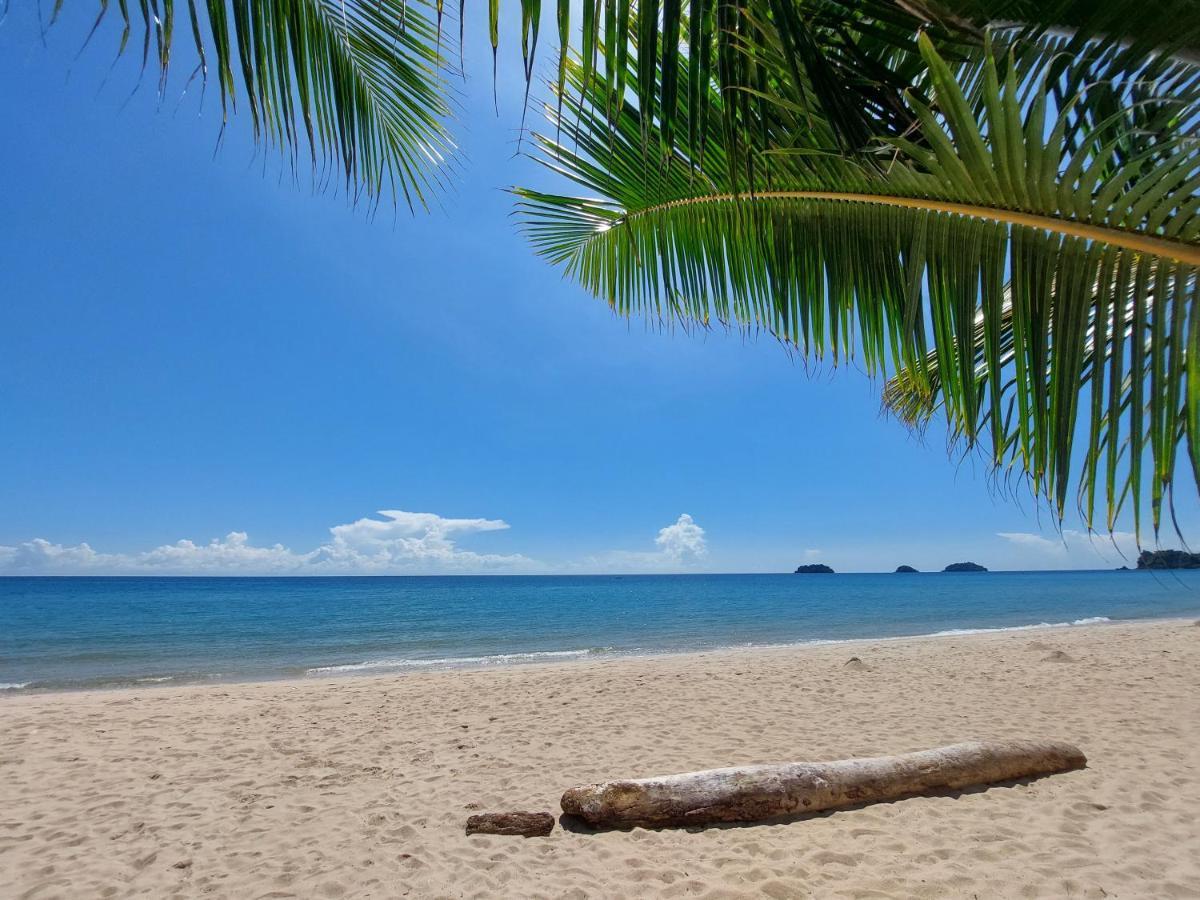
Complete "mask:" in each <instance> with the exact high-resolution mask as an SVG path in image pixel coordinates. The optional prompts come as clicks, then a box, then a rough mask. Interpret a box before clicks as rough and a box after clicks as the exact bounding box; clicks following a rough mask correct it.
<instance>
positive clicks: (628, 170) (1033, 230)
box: [518, 0, 1200, 532]
mask: <svg viewBox="0 0 1200 900" xmlns="http://www.w3.org/2000/svg"><path fill="white" fill-rule="evenodd" d="M883 5H884V6H887V5H889V4H883ZM898 5H902V6H905V7H909V6H912V5H914V4H908V3H904V4H898ZM982 5H984V4H983V3H982V0H980V2H979V3H975V4H968V3H962V4H957V6H959V7H961V11H963V12H964V13H965V14H969V13H970V9H969V8H968V7H979V6H982ZM1009 5H1010V6H1013V7H1019V9H1018V11H1028V9H1027V8H1029V7H1031V6H1032V4H1009ZM1095 5H1096V6H1105V4H1095ZM1114 5H1120V4H1114ZM804 6H805V4H796V5H795V7H794V8H800V9H803V8H804ZM946 6H950V4H946ZM1125 7H1126V9H1129V5H1128V4H1125ZM1068 8H1069V9H1068ZM723 9H724V7H718V9H717V12H716V16H717V19H718V20H719V21H718V22H717V26H716V27H718V28H725V29H728V28H729V27H730V25H732V34H727V35H726V37H725V38H723V39H720V40H717V39H714V43H715V44H723V46H714V48H713V52H714V53H715V54H716V55H717V57H718V60H717V66H716V68H718V69H720V70H721V71H720V72H719V73H717V74H714V73H712V72H707V71H706V70H705V67H704V64H703V62H701V63H700V64H699V65H696V64H695V63H694V61H693V59H692V58H691V57H689V58H688V59H687V60H686V62H685V64H681V65H680V66H679V67H678V72H677V82H678V83H677V84H676V85H675V86H674V87H672V88H667V86H665V85H664V84H663V83H662V82H663V81H664V80H665V78H666V77H667V74H666V72H667V70H666V69H663V70H662V72H661V73H660V74H658V75H657V76H656V77H657V78H658V82H659V83H658V85H657V89H656V93H657V94H658V95H659V96H676V97H677V101H676V111H677V115H678V118H679V120H680V121H684V122H687V123H689V128H691V127H692V126H691V125H690V123H693V122H695V123H697V124H696V126H695V129H696V130H695V133H693V134H689V136H688V139H687V140H672V139H670V138H669V137H668V136H667V135H666V132H667V131H668V129H670V128H671V127H672V126H671V125H670V124H669V122H667V121H665V120H664V110H663V109H661V108H660V109H657V110H656V109H654V108H648V107H646V106H644V105H641V103H640V101H639V102H632V101H630V100H626V101H625V102H623V103H619V104H618V103H616V101H615V100H614V98H613V97H612V95H611V94H610V92H609V91H608V86H607V84H606V83H605V81H604V80H603V79H596V78H594V76H592V74H591V73H590V72H589V70H588V64H587V61H586V60H584V61H583V62H581V63H579V64H578V65H572V66H570V67H568V68H569V71H568V77H569V79H570V80H571V83H572V87H573V90H572V91H571V92H568V100H567V101H566V103H565V106H566V109H565V111H564V112H563V113H562V114H561V115H560V114H559V113H557V112H556V109H555V107H554V106H553V105H551V106H550V107H548V114H549V116H550V118H551V120H553V124H554V125H555V128H553V129H551V130H552V131H553V132H554V133H556V134H557V133H559V132H560V131H561V133H562V138H561V139H558V138H555V137H552V136H551V135H550V134H547V135H542V136H539V137H538V139H537V140H538V144H539V147H540V155H541V158H543V160H544V161H545V162H546V163H547V164H548V165H550V166H551V167H552V168H554V169H556V170H557V171H559V172H560V173H562V174H563V175H565V176H566V177H567V178H569V179H571V180H572V181H574V182H576V183H577V184H579V185H581V186H583V187H584V188H585V189H586V190H587V191H588V193H589V194H590V195H592V196H589V197H586V198H584V197H568V196H559V195H550V194H545V193H539V192H534V191H527V190H519V191H518V194H519V195H520V198H521V199H520V201H519V207H520V211H521V215H522V220H523V225H524V228H525V229H526V231H527V233H528V235H529V237H530V239H531V241H532V242H533V244H534V246H535V248H536V249H537V250H538V251H539V252H540V253H542V254H543V255H545V256H546V257H547V258H549V259H550V260H551V261H553V262H556V263H559V264H561V265H563V266H564V267H565V269H566V271H567V272H568V273H569V274H570V275H571V276H573V277H575V278H576V279H578V280H579V281H580V283H581V284H583V285H584V286H585V287H586V288H588V289H589V290H591V291H592V292H594V293H595V294H597V295H598V296H599V297H601V298H603V299H605V300H606V301H608V303H610V304H611V305H612V307H613V308H614V309H615V310H617V311H618V312H620V313H622V314H627V315H628V314H635V313H642V314H647V315H649V316H651V317H656V318H661V319H671V320H674V321H680V322H684V323H695V324H698V325H700V326H708V325H709V324H710V323H714V322H720V323H727V324H734V325H741V326H744V327H752V328H761V329H765V330H767V331H768V332H770V333H771V334H773V335H775V336H777V337H778V338H779V339H780V340H781V341H783V342H785V343H786V344H787V345H788V346H790V347H793V348H795V349H796V351H797V352H799V353H801V354H804V355H806V356H809V357H814V358H830V359H832V360H833V361H834V362H837V361H840V360H844V359H846V358H848V357H850V356H854V357H856V358H858V359H859V360H861V362H862V364H863V365H864V367H865V368H866V369H867V370H868V371H870V372H873V373H884V372H887V371H898V373H899V380H898V381H894V382H893V385H892V390H891V391H890V392H889V396H890V397H891V398H892V399H893V400H894V401H895V402H896V403H897V404H898V405H899V406H900V407H901V408H907V409H908V411H909V414H910V417H915V418H918V419H919V418H920V417H921V416H926V415H928V411H929V410H931V409H933V408H938V409H941V410H942V411H943V412H944V414H945V416H946V417H947V419H948V420H949V423H950V427H951V430H952V434H954V435H957V436H958V437H960V438H961V440H963V441H965V443H966V445H967V446H968V447H980V448H983V449H984V450H986V451H987V452H988V453H990V456H991V458H992V459H993V460H994V462H995V465H996V467H997V470H998V471H1000V472H1016V473H1020V474H1022V475H1024V476H1027V477H1028V478H1029V479H1030V481H1031V484H1032V487H1033V488H1034V490H1035V491H1036V492H1037V494H1038V495H1039V496H1043V497H1045V498H1046V499H1047V500H1048V501H1049V502H1050V504H1051V505H1052V508H1053V509H1054V510H1055V511H1056V512H1057V515H1058V517H1059V518H1060V519H1061V517H1062V516H1063V515H1064V512H1065V510H1066V509H1067V506H1068V502H1069V498H1070V495H1071V492H1072V490H1073V489H1075V488H1080V489H1081V490H1079V493H1078V497H1079V499H1080V506H1081V508H1082V510H1083V513H1084V517H1085V519H1086V521H1087V523H1088V524H1089V526H1092V525H1093V524H1096V521H1097V520H1096V510H1097V508H1098V507H1100V508H1102V509H1103V511H1104V515H1103V518H1102V520H1101V521H1102V523H1103V525H1104V526H1106V527H1107V528H1108V530H1110V531H1111V530H1112V529H1113V527H1114V525H1115V524H1116V522H1117V519H1118V516H1119V515H1120V514H1121V512H1122V510H1128V511H1129V512H1130V513H1131V515H1132V517H1133V520H1134V522H1135V523H1140V522H1141V521H1142V519H1143V517H1144V507H1146V506H1148V507H1149V511H1150V518H1151V520H1152V523H1153V526H1154V528H1155V530H1156V532H1157V529H1158V527H1159V525H1160V522H1161V520H1162V515H1163V509H1164V500H1165V499H1169V498H1170V497H1171V495H1172V490H1173V488H1174V485H1175V482H1176V477H1177V475H1178V474H1182V475H1183V476H1184V477H1187V478H1190V479H1195V478H1200V406H1198V404H1200V350H1198V349H1197V348H1198V347H1200V304H1197V302H1196V292H1197V274H1196V273H1197V268H1198V267H1200V190H1198V189H1200V144H1198V143H1197V134H1196V126H1197V122H1198V119H1200V71H1198V70H1197V68H1196V67H1195V66H1194V65H1193V63H1192V62H1191V61H1190V60H1189V58H1188V54H1187V53H1186V52H1184V50H1182V49H1180V47H1175V46H1172V47H1171V48H1170V49H1171V52H1158V53H1156V52H1152V51H1151V50H1149V49H1148V47H1149V44H1148V43H1147V41H1149V40H1150V39H1151V38H1153V39H1155V40H1161V39H1162V37H1163V35H1162V34H1160V32H1161V31H1162V29H1161V28H1159V26H1157V25H1156V26H1155V28H1158V29H1159V30H1158V31H1155V30H1153V29H1151V28H1150V27H1149V26H1148V25H1146V24H1144V23H1145V22H1146V20H1147V18H1148V17H1146V16H1144V15H1143V16H1140V17H1133V16H1131V17H1130V19H1129V21H1131V22H1133V21H1135V20H1136V21H1137V22H1139V23H1143V24H1139V25H1137V26H1136V28H1138V29H1140V30H1138V31H1136V32H1135V33H1132V34H1130V33H1126V32H1119V31H1108V32H1106V31H1104V30H1101V29H1098V28H1097V27H1095V26H1096V24H1097V23H1096V22H1095V21H1092V20H1088V21H1083V20H1082V19H1081V20H1080V21H1077V22H1070V21H1067V24H1069V25H1073V26H1074V27H1073V28H1069V29H1065V30H1064V29H1053V30H1046V29H1044V28H1036V27H1033V26H1031V25H1030V24H1028V22H1026V23H1019V22H1014V23H1011V24H1010V23H1001V24H998V25H992V26H987V27H983V28H982V29H981V32H980V33H978V34H975V35H974V36H972V32H971V30H972V29H973V28H974V27H975V26H974V25H971V23H970V22H968V23H967V24H968V25H970V26H971V27H970V28H968V27H965V26H964V27H961V28H958V27H957V26H956V27H955V28H956V30H954V31H953V32H952V33H951V32H946V33H945V34H944V36H942V37H938V35H937V34H935V33H933V32H932V31H927V32H916V31H914V32H913V33H912V35H911V38H910V40H911V43H912V45H913V48H912V49H910V48H908V47H907V46H905V45H904V41H903V40H899V39H896V36H895V34H894V33H893V32H891V31H888V30H887V29H884V31H883V32H880V31H879V30H877V29H876V28H875V25H874V22H864V21H862V20H860V19H855V18H853V17H851V18H847V19H844V20H843V21H842V30H843V31H844V36H843V38H842V40H843V43H844V46H845V47H847V48H857V51H859V52H861V53H862V54H863V56H864V60H865V61H864V62H863V67H864V68H865V69H870V71H872V72H875V71H876V70H877V69H880V68H881V69H887V70H888V71H889V72H897V71H904V72H905V73H906V75H905V77H906V78H909V80H910V84H909V85H908V87H907V88H906V89H904V90H901V91H899V92H897V93H896V94H894V95H890V94H889V93H888V92H889V91H890V89H891V86H892V84H893V82H892V80H891V76H890V75H886V76H884V75H880V76H879V77H872V78H870V79H868V80H867V82H866V86H867V87H868V88H869V90H870V91H871V92H877V95H878V97H879V98H880V100H881V101H882V100H884V99H886V104H884V103H882V102H881V103H880V104H878V105H871V104H869V103H867V102H865V101H866V94H864V93H862V92H861V91H859V90H858V88H857V87H856V86H855V85H853V84H849V83H847V85H846V89H845V93H846V95H848V96H852V97H854V98H855V103H856V104H858V105H860V108H861V109H863V110H866V111H867V115H866V117H865V118H864V119H863V120H861V121H860V122H859V123H858V124H859V125H860V126H861V127H863V128H865V129H866V134H867V135H868V138H867V140H866V141H865V142H864V141H862V140H860V139H853V138H852V134H853V130H854V128H855V127H858V126H854V125H852V126H851V127H849V128H848V127H847V124H846V120H845V119H844V114H845V111H844V110H841V111H839V110H838V109H837V108H835V102H834V101H831V100H829V99H827V98H825V94H826V93H827V92H828V91H829V89H830V86H826V87H822V86H821V84H820V83H819V78H820V76H819V74H818V72H817V70H819V69H821V68H822V67H823V66H824V63H822V62H821V61H819V60H818V61H817V63H815V64H814V65H813V66H809V65H805V64H804V61H805V59H806V57H805V55H804V54H805V51H804V50H802V49H800V48H798V46H797V44H796V41H795V40H794V39H792V38H789V37H788V36H787V35H786V34H785V32H786V31H787V29H788V27H789V26H787V25H784V24H781V22H782V21H783V15H782V13H781V9H780V7H779V5H778V4H777V3H774V2H772V0H750V2H749V3H748V4H747V5H746V6H745V7H743V8H741V11H740V13H739V14H738V15H737V16H734V20H733V21H732V22H730V21H729V20H724V21H721V17H722V16H727V17H728V16H730V15H732V14H731V13H729V12H722V10H723ZM1062 9H1065V10H1067V11H1070V10H1076V11H1078V12H1079V14H1080V16H1081V17H1086V14H1087V7H1085V6H1084V5H1082V4H1065V5H1062ZM784 12H786V11H784ZM1064 18H1065V17H1064ZM1151 18H1152V17H1151ZM1192 21H1193V22H1194V21H1195V20H1192ZM952 24H953V23H952ZM1100 24H1103V25H1105V26H1108V27H1111V28H1114V29H1115V28H1116V27H1118V26H1121V25H1122V22H1121V21H1118V20H1116V19H1113V18H1112V17H1107V18H1105V19H1104V20H1103V22H1102V23H1100ZM1189 27H1192V26H1191V25H1190V24H1186V23H1185V24H1183V25H1182V26H1181V30H1185V29H1187V28H1189ZM1172 40H1174V38H1172ZM695 46H696V45H692V48H693V49H692V51H691V53H692V55H693V56H694V55H696V53H697V51H696V49H695ZM1176 51H1178V52H1176ZM706 52H708V50H707V47H706V46H705V45H701V46H700V47H699V55H700V56H701V57H703V55H704V54H705V53H706ZM847 52H849V51H847ZM913 53H915V54H916V55H917V57H918V58H919V60H920V65H919V66H917V67H915V68H914V63H913ZM722 54H724V58H721V56H722ZM634 65H635V64H632V63H630V64H629V66H630V69H631V71H630V73H629V77H643V75H642V74H640V73H635V72H634V71H633V69H634ZM859 87H861V85H860V86H859ZM577 98H580V99H577ZM897 104H899V105H897ZM668 118H669V117H668ZM567 123H577V124H578V133H577V135H568V134H567V128H566V127H565V126H566V124H567ZM560 126H562V127H560ZM905 404H907V406H905ZM1189 473H1190V474H1189Z"/></svg>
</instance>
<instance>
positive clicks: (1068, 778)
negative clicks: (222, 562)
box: [0, 621, 1200, 900]
mask: <svg viewBox="0 0 1200 900" xmlns="http://www.w3.org/2000/svg"><path fill="white" fill-rule="evenodd" d="M852 657H859V658H860V659H861V660H862V664H861V665H858V664H851V665H847V662H848V661H849V660H850V659H851V658H852ZM1010 737H1029V738H1053V739H1062V740H1067V741H1071V742H1074V743H1076V744H1077V745H1078V746H1079V747H1080V748H1082V749H1083V751H1084V752H1085V753H1086V754H1087V756H1088V758H1089V766H1088V768H1087V769H1085V770H1082V771H1077V772H1072V773H1068V774H1064V775H1056V776H1052V777H1049V778H1044V779H1041V780H1037V781H1034V782H1032V783H1028V784H1017V785H1005V786H999V787H993V788H990V789H988V790H972V791H967V792H963V793H961V794H952V793H947V794H944V795H940V796H932V797H917V798H910V799H905V800H901V801H897V802H893V803H882V804H876V805H871V806H866V807H862V808H858V809H850V810H843V811H838V812H833V813H827V814H821V815H817V816H814V817H809V818H803V819H797V820H793V821H789V822H784V823H774V824H769V825H757V826H746V827H723V828H710V829H707V830H702V831H684V830H663V831H647V830H642V829H634V830H633V831H628V832H607V833H598V834H594V833H586V832H584V831H581V830H567V829H564V828H563V827H561V826H560V827H556V828H555V830H554V832H553V834H551V835H550V836H549V837H546V838H531V839H524V838H520V837H495V836H473V837H467V836H465V835H464V833H463V826H464V822H465V820H466V818H467V816H469V815H470V814H471V813H472V812H473V811H477V810H504V809H531V810H537V809H545V810H551V811H554V812H555V813H556V814H557V812H558V798H559V795H560V794H561V792H562V791H563V789H564V788H566V787H568V786H571V785H573V784H576V783H580V782H587V781H596V780H602V779H605V778H610V777H622V776H644V775H652V774H662V773H669V772H681V771H689V770H694V769H700V768H707V767H713V766H721V765H732V764H739V763H751V762H771V761H782V760H824V759H838V758H844V757H851V756H872V755H880V754H887V753H897V752H903V751H908V750H917V749H923V748H926V747H933V746H936V745H940V744H947V743H953V742H957V741H961V740H966V739H971V738H1010ZM0 895H2V896H3V897H5V898H9V897H12V898H27V897H29V898H32V897H39V898H50V897H63V898H84V897H125V896H147V897H200V896H203V897H229V898H239V900H241V898H254V897H279V898H283V897H378V898H383V897H400V896H407V897H555V898H558V897H614V898H618V897H622V898H623V897H631V896H654V897H707V898H719V897H721V898H723V897H763V896H765V897H773V898H785V897H980V898H983V897H1122V898H1130V897H1155V898H1160V897H1197V896H1200V627H1196V626H1195V625H1193V624H1192V622H1191V621H1186V622H1182V621H1174V622H1158V623H1134V624H1113V625H1097V626H1081V627H1073V628H1059V629H1043V630H1032V631H1013V632H999V633H988V634H977V635H965V636H952V637H938V638H913V639H904V640H889V641H869V640H868V641H859V642H854V643H846V644H837V645H823V646H809V647H797V648H781V649H761V650H735V651H722V652H715V653H698V654H687V655H679V656H668V657H657V658H653V657H651V658H634V659H616V660H605V661H597V662H572V663H564V664H557V665H540V666H522V667H512V668H507V669H493V670H483V671H459V672H439V673H428V674H418V675H404V676H394V677H374V678H340V679H328V678H323V679H309V680H306V681H290V682H270V683H259V684H233V685H214V686H205V687H188V688H178V687H177V688H169V687H161V688H151V689H146V690H115V691H96V692H89V693H63V694H43V695H28V696H7V697H3V698H0Z"/></svg>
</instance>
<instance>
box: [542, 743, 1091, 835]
mask: <svg viewBox="0 0 1200 900" xmlns="http://www.w3.org/2000/svg"><path fill="white" fill-rule="evenodd" d="M1085 765H1087V759H1086V758H1085V757H1084V755H1083V753H1081V752H1080V751H1079V749H1078V748H1077V747H1074V746H1072V745H1070V744H1064V743H1059V742H1054V741H971V742H968V743H963V744H953V745H951V746H949V747H939V748H937V749H935V750H922V751H920V752H918V753H904V754H901V755H899V756H881V757H877V758H874V759H846V760H839V761H837V762H825V763H781V764H778V765H759V766H737V767H733V768H728V769H709V770H707V771H703V772H688V773H686V774H683V775H665V776H661V777H657V778H640V779H634V780H629V781H606V782H602V783H600V784H588V785H581V786H579V787H573V788H571V789H570V790H568V791H567V792H566V793H565V794H563V796H562V808H563V812H565V813H568V814H570V815H574V816H580V817H581V818H583V819H584V820H585V821H586V822H587V823H588V824H589V825H592V826H594V827H617V828H629V827H632V826H635V825H642V826H661V825H706V824H711V823H715V822H758V821H762V820H765V819H776V818H780V817H782V816H793V815H797V814H800V813H810V812H819V811H821V810H825V809H835V808H837V807H839V806H851V805H853V804H856V803H866V802H871V801H879V800H894V799H896V798H898V797H903V796H906V795H908V794H919V793H921V792H922V791H928V790H932V789H934V788H964V787H970V786H972V785H980V784H991V783H993V782H997V781H1009V780H1011V779H1014V778H1025V777H1029V776H1036V775H1050V774H1052V773H1055V772H1066V771H1070V770H1071V769H1081V768H1083V767H1084V766H1085Z"/></svg>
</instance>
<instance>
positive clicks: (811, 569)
mask: <svg viewBox="0 0 1200 900" xmlns="http://www.w3.org/2000/svg"><path fill="white" fill-rule="evenodd" d="M793 574H795V575H833V574H835V573H834V571H833V569H831V568H829V566H827V565H825V563H810V564H809V565H807V566H797V567H796V571H795V572H794V573H793Z"/></svg>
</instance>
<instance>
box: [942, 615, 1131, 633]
mask: <svg viewBox="0 0 1200 900" xmlns="http://www.w3.org/2000/svg"><path fill="white" fill-rule="evenodd" d="M1111 621H1112V619H1110V618H1109V617H1108V616H1089V617H1087V618H1086V619H1076V620H1075V621H1073V622H1038V623H1037V624H1036V625H1009V626H1006V627H1003V628H950V629H948V630H946V631H935V632H933V633H932V634H930V635H928V636H929V637H954V636H957V635H963V634H991V633H992V632H998V631H1035V630H1037V629H1039V628H1071V627H1072V626H1074V625H1100V624H1103V623H1104V622H1111Z"/></svg>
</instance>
